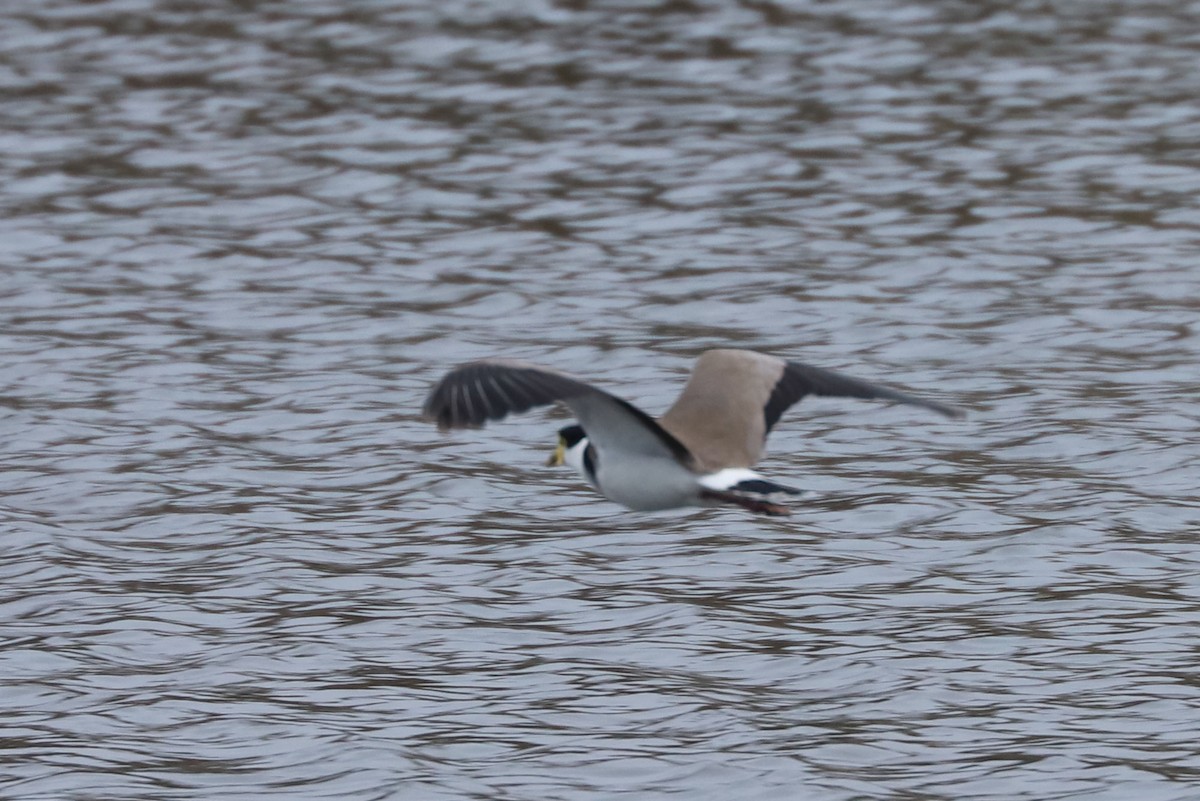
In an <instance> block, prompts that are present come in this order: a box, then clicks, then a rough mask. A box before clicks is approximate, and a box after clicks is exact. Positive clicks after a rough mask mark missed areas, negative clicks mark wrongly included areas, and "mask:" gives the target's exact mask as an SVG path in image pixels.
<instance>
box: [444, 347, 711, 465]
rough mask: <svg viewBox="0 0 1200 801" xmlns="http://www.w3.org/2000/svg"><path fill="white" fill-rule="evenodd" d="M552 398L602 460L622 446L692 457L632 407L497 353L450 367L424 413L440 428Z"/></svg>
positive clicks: (469, 424)
mask: <svg viewBox="0 0 1200 801" xmlns="http://www.w3.org/2000/svg"><path fill="white" fill-rule="evenodd" d="M556 402H561V403H564V404H566V405H567V406H568V407H569V408H570V409H571V411H572V412H573V413H574V414H575V417H576V419H577V420H579V424H580V425H581V426H583V430H584V431H585V432H586V433H587V436H588V440H589V441H590V442H591V443H592V444H593V445H594V446H595V447H596V450H597V451H599V453H600V459H601V461H603V459H604V455H605V453H617V452H624V453H637V454H641V455H646V456H654V457H660V458H661V457H669V458H674V459H676V460H678V461H680V462H682V463H683V464H685V465H690V464H691V463H692V455H691V453H689V452H688V449H687V448H686V447H685V446H684V445H683V444H681V443H680V442H679V441H678V440H677V439H676V438H675V437H673V436H671V434H669V433H667V432H666V431H664V430H663V428H662V426H660V425H659V424H658V423H656V422H654V420H652V419H651V418H650V417H649V415H647V414H646V413H645V412H643V411H641V410H640V409H638V408H637V407H635V406H633V405H632V404H630V403H628V402H626V401H624V400H622V399H620V398H618V397H616V396H615V395H610V394H609V393H607V392H605V391H604V390H601V389H597V388H596V387H593V386H591V385H590V384H585V383H584V382H582V381H580V380H578V379H576V378H573V377H571V376H569V375H566V374H565V373H560V372H557V371H555V370H548V369H546V368H544V367H537V366H535V365H532V364H526V363H524V362H517V361H508V360H498V359H497V360H489V361H481V362H472V363H470V364H465V365H463V366H461V367H457V368H455V369H453V370H451V371H450V372H449V373H447V374H446V375H445V377H443V378H442V380H441V381H439V382H438V383H437V386H435V387H434V388H433V391H432V392H430V393H429V397H428V398H427V399H426V400H425V407H424V413H425V416H426V417H428V418H430V419H432V420H434V421H436V422H437V424H438V428H440V429H442V430H443V431H445V430H446V429H450V428H479V427H481V426H483V425H484V423H486V422H487V421H488V420H502V419H503V418H505V417H507V416H508V415H509V414H513V413H518V412H524V411H528V410H529V409H532V408H534V407H535V406H545V405H548V404H551V403H556Z"/></svg>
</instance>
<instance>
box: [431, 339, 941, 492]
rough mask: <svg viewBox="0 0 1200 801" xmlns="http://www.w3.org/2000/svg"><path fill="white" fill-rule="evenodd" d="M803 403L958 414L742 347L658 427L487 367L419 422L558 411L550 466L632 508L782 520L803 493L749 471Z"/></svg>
mask: <svg viewBox="0 0 1200 801" xmlns="http://www.w3.org/2000/svg"><path fill="white" fill-rule="evenodd" d="M806 395H825V396H834V397H848V398H865V399H872V400H883V401H892V402H895V403H906V404H910V405H913V406H920V407H923V408H926V409H930V410H932V411H935V412H938V413H939V414H942V415H945V416H947V417H962V416H963V413H962V411H961V410H959V409H957V408H955V407H953V406H947V405H945V404H941V403H937V402H935V401H930V400H925V399H923V398H918V397H916V396H914V395H909V394H908V393H906V392H900V391H899V390H895V389H891V388H889V387H885V386H880V385H879V384H872V383H869V382H867V381H862V380H859V379H857V378H850V377H849V376H845V375H842V374H840V373H835V372H833V371H831V370H823V369H821V368H819V367H813V366H811V365H807V364H803V363H801V362H794V361H785V360H783V359H780V358H777V357H775V356H768V355H766V354H762V353H755V352H753V351H747V350H731V349H720V350H709V351H705V352H704V353H703V354H701V356H700V358H699V359H698V360H697V361H696V365H695V367H694V368H693V369H692V375H691V377H690V378H689V379H688V383H687V386H685V387H684V389H683V392H682V393H681V394H680V395H679V398H678V399H677V400H676V401H675V404H674V405H673V406H672V407H671V408H670V409H668V410H667V412H666V414H664V415H663V416H662V417H660V418H659V419H658V420H654V419H653V418H652V417H650V416H649V415H647V414H646V413H645V412H643V411H641V410H640V409H638V408H637V407H635V406H634V405H632V404H631V403H629V402H627V401H625V400H622V399H621V398H618V397H617V396H616V395H613V394H611V393H609V392H606V391H604V390H602V389H600V388H598V387H595V386H592V385H591V384H587V383H585V382H583V381H581V380H579V379H578V378H575V377H573V376H570V375H567V374H566V373H562V372H559V371H557V370H551V369H547V368H545V367H538V366H536V365H533V364H527V363H525V362H519V361H511V360H507V359H491V360H486V361H477V362H471V363H469V364H464V365H462V366H460V367H456V368H455V369H453V370H451V371H450V372H449V373H447V374H446V375H445V376H444V377H443V378H442V380H441V381H439V382H438V383H437V385H436V386H435V387H434V388H433V390H432V391H431V392H430V393H429V397H428V399H426V401H425V406H424V414H425V416H426V417H427V418H429V419H431V420H433V421H435V422H436V423H437V424H438V427H439V428H440V429H442V430H447V429H451V428H480V427H482V426H483V425H484V423H486V422H487V421H488V420H500V419H503V418H504V417H506V416H508V415H509V414H511V413H517V412H525V411H528V410H529V409H532V408H534V407H536V406H545V405H548V404H551V403H562V404H564V405H565V406H566V407H567V408H569V409H570V410H571V412H572V413H573V414H574V415H575V419H576V420H577V421H578V422H577V423H575V424H572V425H569V426H565V427H563V428H562V429H560V430H559V432H558V434H559V436H558V447H557V449H556V450H555V453H554V456H552V457H551V459H550V464H552V465H561V464H566V465H569V466H571V467H573V468H575V469H576V470H578V471H579V473H580V474H581V475H582V476H583V478H584V479H585V480H586V481H587V482H588V483H589V484H591V485H592V486H593V487H594V488H595V489H596V490H597V491H599V492H600V494H602V495H604V496H605V497H606V498H608V499H609V500H612V501H615V502H616V503H619V504H621V505H622V506H625V507H627V508H629V509H633V510H637V511H653V510H658V509H674V508H677V507H689V506H727V505H732V506H737V507H741V508H743V509H747V510H749V511H751V512H755V513H759V514H767V515H786V514H788V513H789V511H790V510H789V509H788V507H787V506H786V505H784V504H783V503H782V501H783V500H785V499H787V498H789V497H792V498H794V497H796V496H799V495H801V494H802V491H801V490H797V489H794V488H792V487H788V486H785V485H783V484H778V483H776V482H774V481H771V480H769V479H767V478H765V477H763V476H762V475H760V474H759V473H757V472H755V471H754V470H752V469H751V468H752V467H753V466H754V464H755V463H756V462H757V461H758V460H759V459H760V458H761V457H762V455H763V452H764V450H765V447H766V439H767V435H768V434H769V433H770V432H771V429H772V428H773V427H774V425H775V423H776V422H778V420H779V418H780V416H781V415H782V414H783V413H784V411H786V410H787V409H788V407H790V406H791V405H792V404H794V403H796V402H797V401H799V400H800V399H801V398H803V397H805V396H806Z"/></svg>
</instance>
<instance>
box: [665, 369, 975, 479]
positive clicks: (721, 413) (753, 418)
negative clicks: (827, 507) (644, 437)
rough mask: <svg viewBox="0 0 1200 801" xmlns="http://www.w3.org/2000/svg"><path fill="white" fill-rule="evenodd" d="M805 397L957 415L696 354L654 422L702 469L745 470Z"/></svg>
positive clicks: (815, 375) (829, 380) (833, 379)
mask: <svg viewBox="0 0 1200 801" xmlns="http://www.w3.org/2000/svg"><path fill="white" fill-rule="evenodd" d="M805 395H830V396H840V397H850V398H867V399H876V400H890V401H896V402H897V403H909V404H914V405H916V406H923V407H925V408H927V409H932V410H934V411H936V412H940V413H941V414H945V415H948V416H951V417H959V416H961V415H962V413H961V412H960V411H958V410H957V409H954V408H952V407H950V406H945V405H943V404H940V403H934V402H932V401H927V400H923V399H921V398H917V397H915V396H913V395H909V394H907V393H904V392H900V391H898V390H894V389H890V388H888V387H884V386H880V385H878V384H871V383H869V382H866V381H860V380H859V379H857V378H850V377H849V376H844V375H841V374H840V373H835V372H833V371H831V370H822V369H821V368H819V367H812V366H810V365H807V364H802V363H800V362H785V361H784V360H783V359H779V358H776V357H774V356H767V355H765V354H762V353H754V352H753V351H747V350H725V349H722V350H710V351H705V352H704V353H703V354H701V356H700V358H699V359H698V360H697V362H696V366H695V367H694V368H693V370H692V375H691V377H690V378H689V379H688V383H687V386H686V387H684V389H683V392H682V393H681V394H680V396H679V399H678V400H676V401H675V404H674V405H673V406H672V407H671V408H670V409H669V410H667V413H666V414H664V415H663V416H662V418H661V419H660V422H661V424H662V426H663V428H665V429H667V430H668V431H670V432H671V433H672V434H674V435H675V437H676V438H678V439H679V440H680V441H681V442H683V444H684V445H686V446H687V447H688V448H689V449H690V450H691V451H692V453H693V454H694V455H695V456H696V458H697V459H698V460H699V462H700V464H701V465H702V466H703V467H704V468H705V469H709V470H717V469H721V468H725V467H750V466H751V465H753V464H754V463H755V462H757V461H758V460H759V459H760V458H762V454H763V450H764V447H765V444H766V438H767V434H769V433H770V431H771V428H772V427H773V426H774V425H775V423H777V422H778V421H779V418H780V416H781V415H782V414H783V413H784V411H786V410H787V409H788V407H790V406H791V405H792V404H794V403H796V402H797V401H799V400H800V399H801V398H803V397H804V396H805Z"/></svg>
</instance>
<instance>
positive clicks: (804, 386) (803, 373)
mask: <svg viewBox="0 0 1200 801" xmlns="http://www.w3.org/2000/svg"><path fill="white" fill-rule="evenodd" d="M805 395H826V396H833V397H841V398H863V399H865V400H889V401H895V402H896V403H907V404H909V405H910V406H920V407H922V408H925V409H930V410H932V411H935V412H937V413H938V414H943V415H945V416H946V417H962V416H963V411H962V409H957V408H955V407H953V406H947V405H946V404H944V403H938V402H936V401H930V400H925V399H924V398H918V397H917V396H916V395H909V394H908V393H907V392H901V391H900V390H898V389H892V388H891V387H885V386H881V385H880V384H872V383H870V382H869V381H862V380H860V379H858V378H851V377H850V376H847V375H842V374H841V373H835V372H833V371H832V370H822V369H821V368H820V367H813V366H811V365H808V364H802V363H801V362H788V363H787V366H786V367H785V368H784V370H783V375H781V376H780V377H779V381H778V383H776V384H775V387H774V389H772V390H771V397H770V398H768V399H767V404H766V406H764V407H763V418H764V420H765V421H766V424H767V431H768V432H769V431H770V430H771V428H772V427H774V425H775V423H777V422H778V421H779V418H780V416H781V415H782V414H783V413H784V412H785V411H787V409H788V407H790V406H791V405H792V404H794V403H796V402H797V401H799V400H800V399H801V398H803V397H804V396H805Z"/></svg>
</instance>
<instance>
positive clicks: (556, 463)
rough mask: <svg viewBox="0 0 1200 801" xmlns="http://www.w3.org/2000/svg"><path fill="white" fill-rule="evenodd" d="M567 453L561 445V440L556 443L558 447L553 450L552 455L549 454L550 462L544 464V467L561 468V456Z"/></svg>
mask: <svg viewBox="0 0 1200 801" xmlns="http://www.w3.org/2000/svg"><path fill="white" fill-rule="evenodd" d="M566 452H567V448H566V446H565V445H563V442H562V440H561V439H560V440H559V441H558V447H557V448H555V449H554V453H552V454H550V460H549V461H548V462H546V467H562V466H563V463H564V462H563V455H564V454H565V453H566Z"/></svg>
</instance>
